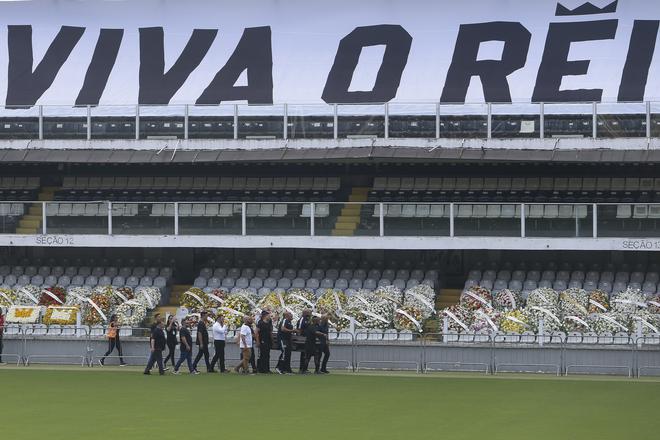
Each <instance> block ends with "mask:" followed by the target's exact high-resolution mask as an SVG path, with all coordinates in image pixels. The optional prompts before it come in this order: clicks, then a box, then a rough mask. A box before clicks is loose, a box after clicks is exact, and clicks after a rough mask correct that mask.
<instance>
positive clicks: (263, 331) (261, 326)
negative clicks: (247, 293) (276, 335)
mask: <svg viewBox="0 0 660 440" xmlns="http://www.w3.org/2000/svg"><path fill="white" fill-rule="evenodd" d="M257 346H258V347H259V361H258V362H257V370H258V371H259V373H264V374H270V373H271V371H270V350H271V349H272V348H273V323H272V321H271V318H270V313H269V312H268V311H267V310H264V311H263V312H261V319H260V320H259V323H258V324H257Z"/></svg>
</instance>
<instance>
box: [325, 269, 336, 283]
mask: <svg viewBox="0 0 660 440" xmlns="http://www.w3.org/2000/svg"><path fill="white" fill-rule="evenodd" d="M325 278H329V279H331V280H333V281H334V280H336V279H337V278H339V271H338V270H337V269H328V270H326V271H325Z"/></svg>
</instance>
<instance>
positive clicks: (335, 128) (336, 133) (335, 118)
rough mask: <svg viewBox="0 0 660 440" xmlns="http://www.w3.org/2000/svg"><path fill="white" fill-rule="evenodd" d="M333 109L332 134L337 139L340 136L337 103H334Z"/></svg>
mask: <svg viewBox="0 0 660 440" xmlns="http://www.w3.org/2000/svg"><path fill="white" fill-rule="evenodd" d="M332 110H333V115H332V121H333V123H332V135H333V139H337V137H338V136H339V126H338V125H339V116H338V114H337V111H338V110H337V104H332Z"/></svg>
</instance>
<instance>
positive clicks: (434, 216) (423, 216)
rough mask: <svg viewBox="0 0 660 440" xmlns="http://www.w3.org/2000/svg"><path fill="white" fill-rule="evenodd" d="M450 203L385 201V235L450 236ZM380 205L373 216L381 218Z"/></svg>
mask: <svg viewBox="0 0 660 440" xmlns="http://www.w3.org/2000/svg"><path fill="white" fill-rule="evenodd" d="M449 206H450V205H449V203H445V204H441V203H383V225H384V229H385V233H384V235H385V236H387V237H392V236H436V237H437V236H440V237H449ZM379 214H380V207H379V205H378V204H376V205H373V209H372V213H371V216H372V217H373V218H375V219H376V221H378V220H379Z"/></svg>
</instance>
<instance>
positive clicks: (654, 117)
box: [649, 102, 660, 137]
mask: <svg viewBox="0 0 660 440" xmlns="http://www.w3.org/2000/svg"><path fill="white" fill-rule="evenodd" d="M649 105H650V106H651V108H650V111H651V137H660V102H651V103H650V104H649Z"/></svg>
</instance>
